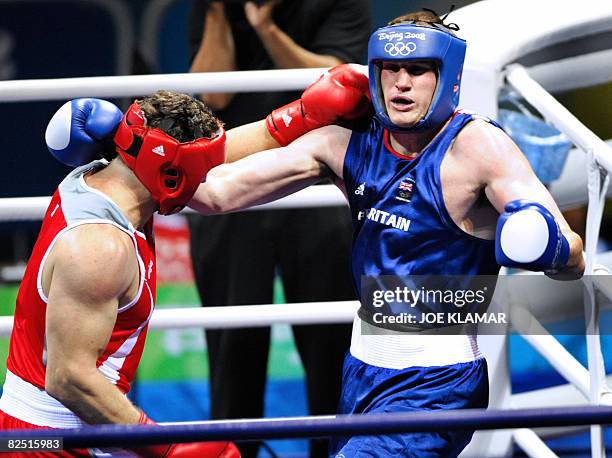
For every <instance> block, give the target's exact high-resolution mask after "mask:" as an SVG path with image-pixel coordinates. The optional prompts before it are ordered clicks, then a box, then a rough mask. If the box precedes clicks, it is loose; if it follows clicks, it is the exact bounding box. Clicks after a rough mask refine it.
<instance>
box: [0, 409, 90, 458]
mask: <svg viewBox="0 0 612 458" xmlns="http://www.w3.org/2000/svg"><path fill="white" fill-rule="evenodd" d="M7 429H52V428H49V427H48V426H38V425H33V424H31V423H28V422H25V421H23V420H19V419H17V418H15V417H11V416H10V415H8V414H6V413H4V412H3V411H1V410H0V430H2V431H4V430H7ZM58 436H61V433H58ZM32 439H34V437H32ZM25 456H27V457H28V458H57V457H58V456H59V457H62V458H90V457H91V454H90V453H89V451H88V450H87V449H84V448H83V449H76V448H75V449H70V450H63V451H61V452H34V451H32V452H30V451H28V452H27V453H26V454H25ZM4 457H9V458H12V457H15V458H23V457H24V453H23V452H15V453H11V452H9V453H3V454H2V458H4Z"/></svg>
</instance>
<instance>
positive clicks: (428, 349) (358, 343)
mask: <svg viewBox="0 0 612 458" xmlns="http://www.w3.org/2000/svg"><path fill="white" fill-rule="evenodd" d="M362 324H363V322H362V321H361V319H360V318H359V317H358V316H355V320H354V321H353V336H352V338H351V354H352V355H353V356H354V357H355V358H357V359H359V360H361V361H363V362H364V363H366V364H369V365H371V366H378V367H386V368H389V369H404V368H406V367H411V366H423V367H428V366H449V365H451V364H457V363H466V362H469V361H475V360H477V359H480V358H482V357H483V356H482V354H481V353H480V349H479V348H478V341H477V336H476V335H471V334H468V335H466V334H456V335H451V334H422V333H417V332H415V333H406V332H403V333H399V332H398V333H392V332H389V331H385V333H384V334H381V335H364V333H362ZM365 326H367V323H366V324H365Z"/></svg>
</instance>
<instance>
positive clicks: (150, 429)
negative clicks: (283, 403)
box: [0, 406, 612, 448]
mask: <svg viewBox="0 0 612 458" xmlns="http://www.w3.org/2000/svg"><path fill="white" fill-rule="evenodd" d="M609 423H612V407H596V406H589V407H573V408H566V407H564V408H552V407H551V408H547V409H520V410H511V409H510V410H486V409H464V410H437V411H426V412H423V411H420V412H387V413H373V414H367V415H337V416H321V417H317V416H310V417H297V418H285V419H283V418H280V419H261V420H232V421H205V422H186V423H181V424H160V425H146V426H145V425H100V426H85V427H83V428H75V429H62V430H61V431H58V430H36V431H30V430H13V431H10V432H5V431H0V440H1V439H9V438H10V439H26V438H32V437H36V438H37V439H45V438H57V437H58V436H61V437H62V439H63V444H64V448H70V447H76V448H85V447H125V446H130V447H134V446H143V445H151V444H163V443H181V442H194V441H206V440H210V441H213V440H235V441H237V440H264V439H289V438H307V437H329V436H359V435H361V436H368V435H372V433H373V431H376V434H397V433H409V432H424V431H436V432H444V431H448V430H449V429H459V430H492V429H508V428H522V427H524V426H527V427H547V426H570V425H591V424H609Z"/></svg>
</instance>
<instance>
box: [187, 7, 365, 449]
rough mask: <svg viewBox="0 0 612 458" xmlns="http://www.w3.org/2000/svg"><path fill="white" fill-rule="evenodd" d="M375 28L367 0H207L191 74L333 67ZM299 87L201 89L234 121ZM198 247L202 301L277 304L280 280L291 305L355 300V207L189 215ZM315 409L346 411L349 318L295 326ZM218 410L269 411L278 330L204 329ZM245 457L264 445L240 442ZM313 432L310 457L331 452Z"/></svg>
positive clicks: (361, 47)
mask: <svg viewBox="0 0 612 458" xmlns="http://www.w3.org/2000/svg"><path fill="white" fill-rule="evenodd" d="M369 32H370V15H369V6H368V1H367V0H309V1H299V0H284V1H277V0H272V1H265V2H258V3H257V4H256V3H253V2H247V3H246V4H243V3H241V2H209V1H202V0H198V1H195V2H194V4H193V9H192V12H191V15H190V17H189V42H190V49H191V55H192V66H191V71H192V72H214V71H234V70H267V69H275V68H300V67H331V66H334V65H337V64H340V63H342V62H359V61H361V60H362V57H364V56H365V52H366V46H367V40H368V37H369ZM299 95H300V93H299V92H298V93H295V92H275V93H235V94H201V97H202V99H203V100H204V101H205V102H206V103H207V104H208V105H209V106H210V107H212V108H213V109H214V110H215V111H216V114H217V115H218V116H219V117H220V118H221V119H223V120H224V122H225V124H226V127H227V128H228V129H229V128H232V127H234V126H238V125H243V124H246V123H249V122H253V121H256V120H259V119H262V118H263V117H265V116H266V115H267V114H268V113H269V112H271V111H272V110H273V109H275V108H278V107H280V106H282V105H285V104H287V103H289V102H291V101H292V100H294V99H296V98H297V97H299ZM189 224H190V230H191V255H192V260H193V267H194V273H195V277H196V284H197V287H198V292H199V295H200V299H201V302H202V305H204V306H214V305H225V304H228V305H244V304H264V303H270V302H272V291H273V279H274V275H275V272H276V271H278V273H279V274H280V276H281V277H282V281H283V287H284V291H285V296H286V299H287V301H288V302H311V301H312V302H319V301H334V300H350V299H354V298H355V292H354V290H353V287H352V283H351V278H350V269H349V266H350V263H349V253H350V240H351V237H350V234H351V221H350V217H349V214H348V210H347V209H346V208H340V207H338V208H335V207H332V208H319V209H299V210H269V211H253V212H245V213H240V214H235V215H224V216H216V217H201V216H190V218H189ZM293 334H294V338H295V342H296V346H297V349H298V352H299V354H300V357H301V359H302V363H303V365H304V369H305V373H306V385H307V395H308V408H309V413H310V414H311V415H321V414H332V413H335V412H336V409H337V404H338V399H339V395H340V385H341V378H342V361H343V358H344V354H345V353H346V351H347V350H348V346H349V341H350V326H349V325H338V324H336V325H311V326H294V327H293ZM206 339H207V344H208V355H209V363H210V380H211V416H212V418H214V419H225V418H245V417H246V418H249V417H251V418H259V417H262V416H263V412H264V409H263V395H264V388H265V381H266V370H267V360H268V350H269V343H270V329H269V328H252V329H225V330H209V331H206ZM239 447H240V449H241V452H242V454H243V456H244V457H246V458H248V457H254V456H256V455H257V450H258V448H259V445H258V444H240V445H239ZM327 448H328V447H327V441H326V440H315V441H311V447H310V456H311V457H324V456H327Z"/></svg>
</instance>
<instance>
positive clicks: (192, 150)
mask: <svg viewBox="0 0 612 458" xmlns="http://www.w3.org/2000/svg"><path fill="white" fill-rule="evenodd" d="M115 145H116V146H117V153H119V156H121V159H122V160H123V162H125V164H126V165H127V166H128V167H129V168H130V169H131V170H132V171H133V172H134V174H135V175H136V176H137V177H138V179H139V180H140V182H141V183H142V184H143V185H144V186H145V187H146V188H147V189H148V190H149V192H150V193H151V195H152V196H153V199H154V200H155V201H156V202H157V203H158V204H159V213H160V214H162V215H170V214H172V213H176V212H178V211H180V210H181V209H182V208H183V207H184V206H185V205H186V204H187V202H189V201H190V200H191V198H192V197H193V195H194V194H195V192H196V190H197V188H198V185H199V184H200V183H201V182H202V180H203V179H204V177H206V174H207V173H208V171H209V170H210V169H212V168H213V167H216V166H217V165H219V164H222V163H223V162H225V131H224V130H223V128H222V127H220V128H219V130H218V131H217V133H216V134H215V136H214V137H213V138H198V139H197V140H193V141H190V142H186V143H181V142H179V141H178V140H176V139H175V138H172V137H171V136H169V135H168V134H166V133H165V132H163V131H161V130H160V129H153V128H148V127H145V117H144V113H143V112H142V109H141V108H140V106H139V105H138V104H137V103H133V104H132V105H131V106H130V108H129V109H128V110H127V112H126V113H125V115H124V116H123V119H122V120H121V123H120V124H119V128H118V129H117V133H116V134H115Z"/></svg>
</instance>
